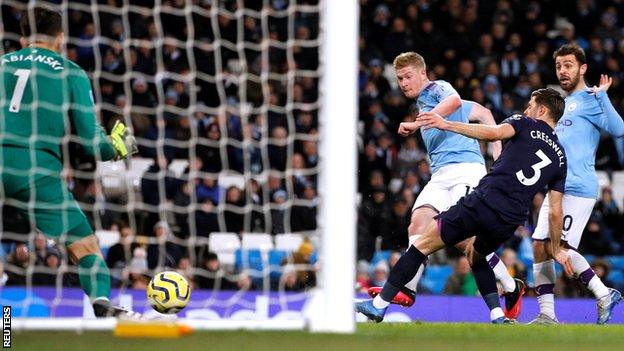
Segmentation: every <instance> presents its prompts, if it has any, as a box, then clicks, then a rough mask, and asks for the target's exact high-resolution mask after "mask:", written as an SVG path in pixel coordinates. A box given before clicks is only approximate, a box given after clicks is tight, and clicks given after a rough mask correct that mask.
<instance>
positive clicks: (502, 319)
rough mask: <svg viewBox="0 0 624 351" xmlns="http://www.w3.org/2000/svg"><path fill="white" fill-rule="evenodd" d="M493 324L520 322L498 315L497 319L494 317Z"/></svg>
mask: <svg viewBox="0 0 624 351" xmlns="http://www.w3.org/2000/svg"><path fill="white" fill-rule="evenodd" d="M492 324H518V322H517V321H516V320H515V319H511V318H507V317H498V318H496V319H492Z"/></svg>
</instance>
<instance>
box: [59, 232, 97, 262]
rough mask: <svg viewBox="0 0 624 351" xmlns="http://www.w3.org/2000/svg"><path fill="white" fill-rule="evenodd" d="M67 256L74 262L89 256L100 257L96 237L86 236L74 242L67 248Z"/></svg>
mask: <svg viewBox="0 0 624 351" xmlns="http://www.w3.org/2000/svg"><path fill="white" fill-rule="evenodd" d="M67 251H68V252H69V256H70V257H71V258H72V260H73V261H74V262H76V263H77V262H79V261H80V260H81V259H82V258H83V257H85V256H89V255H98V256H102V251H101V250H100V245H99V244H98V241H97V237H96V236H95V235H93V234H92V235H89V236H86V237H84V238H82V239H80V240H77V241H74V242H73V243H71V244H70V245H69V246H67Z"/></svg>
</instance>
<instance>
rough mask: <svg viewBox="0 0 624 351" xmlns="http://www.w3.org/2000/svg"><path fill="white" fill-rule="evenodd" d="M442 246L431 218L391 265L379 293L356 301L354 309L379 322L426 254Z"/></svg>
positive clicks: (420, 264) (435, 222) (436, 225)
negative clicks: (371, 297) (421, 232)
mask: <svg viewBox="0 0 624 351" xmlns="http://www.w3.org/2000/svg"><path fill="white" fill-rule="evenodd" d="M444 246H445V244H444V242H443V241H442V238H441V237H440V231H439V228H438V222H437V221H435V220H432V221H431V222H430V223H429V226H428V227H427V229H426V230H425V231H424V233H423V234H422V235H420V236H419V237H418V239H417V240H416V242H415V243H414V244H413V245H410V246H409V248H408V249H407V251H405V253H404V254H403V256H401V258H400V259H399V260H398V261H397V263H396V264H395V265H394V267H392V270H391V271H390V275H389V276H388V280H387V282H386V283H385V284H384V286H383V288H382V289H381V292H380V293H379V295H377V296H376V297H375V298H374V299H373V300H366V301H361V302H357V303H356V304H355V310H356V311H357V312H360V313H362V314H364V315H366V316H367V317H368V318H370V319H371V320H374V321H375V322H381V321H382V320H383V317H384V315H385V313H386V309H387V308H388V306H389V305H390V303H391V302H392V301H393V300H394V298H395V296H396V295H397V294H398V293H399V292H401V290H402V289H403V287H404V286H405V284H407V283H408V282H409V281H410V280H412V279H413V278H414V276H415V275H416V272H417V271H418V269H419V268H420V267H421V266H422V264H423V263H424V262H425V260H426V259H427V256H428V255H429V254H431V253H433V252H436V251H438V250H440V249H441V248H443V247H444Z"/></svg>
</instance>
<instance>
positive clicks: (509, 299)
mask: <svg viewBox="0 0 624 351" xmlns="http://www.w3.org/2000/svg"><path fill="white" fill-rule="evenodd" d="M514 281H515V282H516V289H515V290H514V291H512V292H507V293H505V294H503V296H505V310H504V312H505V317H507V318H509V319H516V318H518V316H519V315H520V310H521V309H522V295H524V291H525V290H526V285H524V282H523V281H522V280H520V279H517V278H514Z"/></svg>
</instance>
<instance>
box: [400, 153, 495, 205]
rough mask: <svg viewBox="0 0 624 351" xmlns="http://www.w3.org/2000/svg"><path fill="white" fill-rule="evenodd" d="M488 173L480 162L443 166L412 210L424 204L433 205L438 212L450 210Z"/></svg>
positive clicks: (424, 189)
mask: <svg viewBox="0 0 624 351" xmlns="http://www.w3.org/2000/svg"><path fill="white" fill-rule="evenodd" d="M486 173H487V172H486V170H485V166H484V165H482V164H480V163H453V164H450V165H447V166H443V167H441V168H440V169H438V170H437V171H436V172H435V173H433V174H432V175H431V179H430V180H429V183H427V185H425V187H424V188H423V190H422V191H421V192H420V194H419V195H418V198H417V199H416V201H415V202H414V206H413V207H412V212H414V210H416V209H417V208H419V207H423V206H430V207H433V208H434V209H436V210H437V211H438V212H442V211H446V210H448V209H449V207H451V206H453V205H455V204H456V203H457V201H459V199H461V198H462V197H463V196H465V195H467V194H468V193H470V192H471V191H472V190H473V189H474V188H475V187H476V186H477V184H479V181H480V180H481V178H483V176H484V175H485V174H486Z"/></svg>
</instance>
